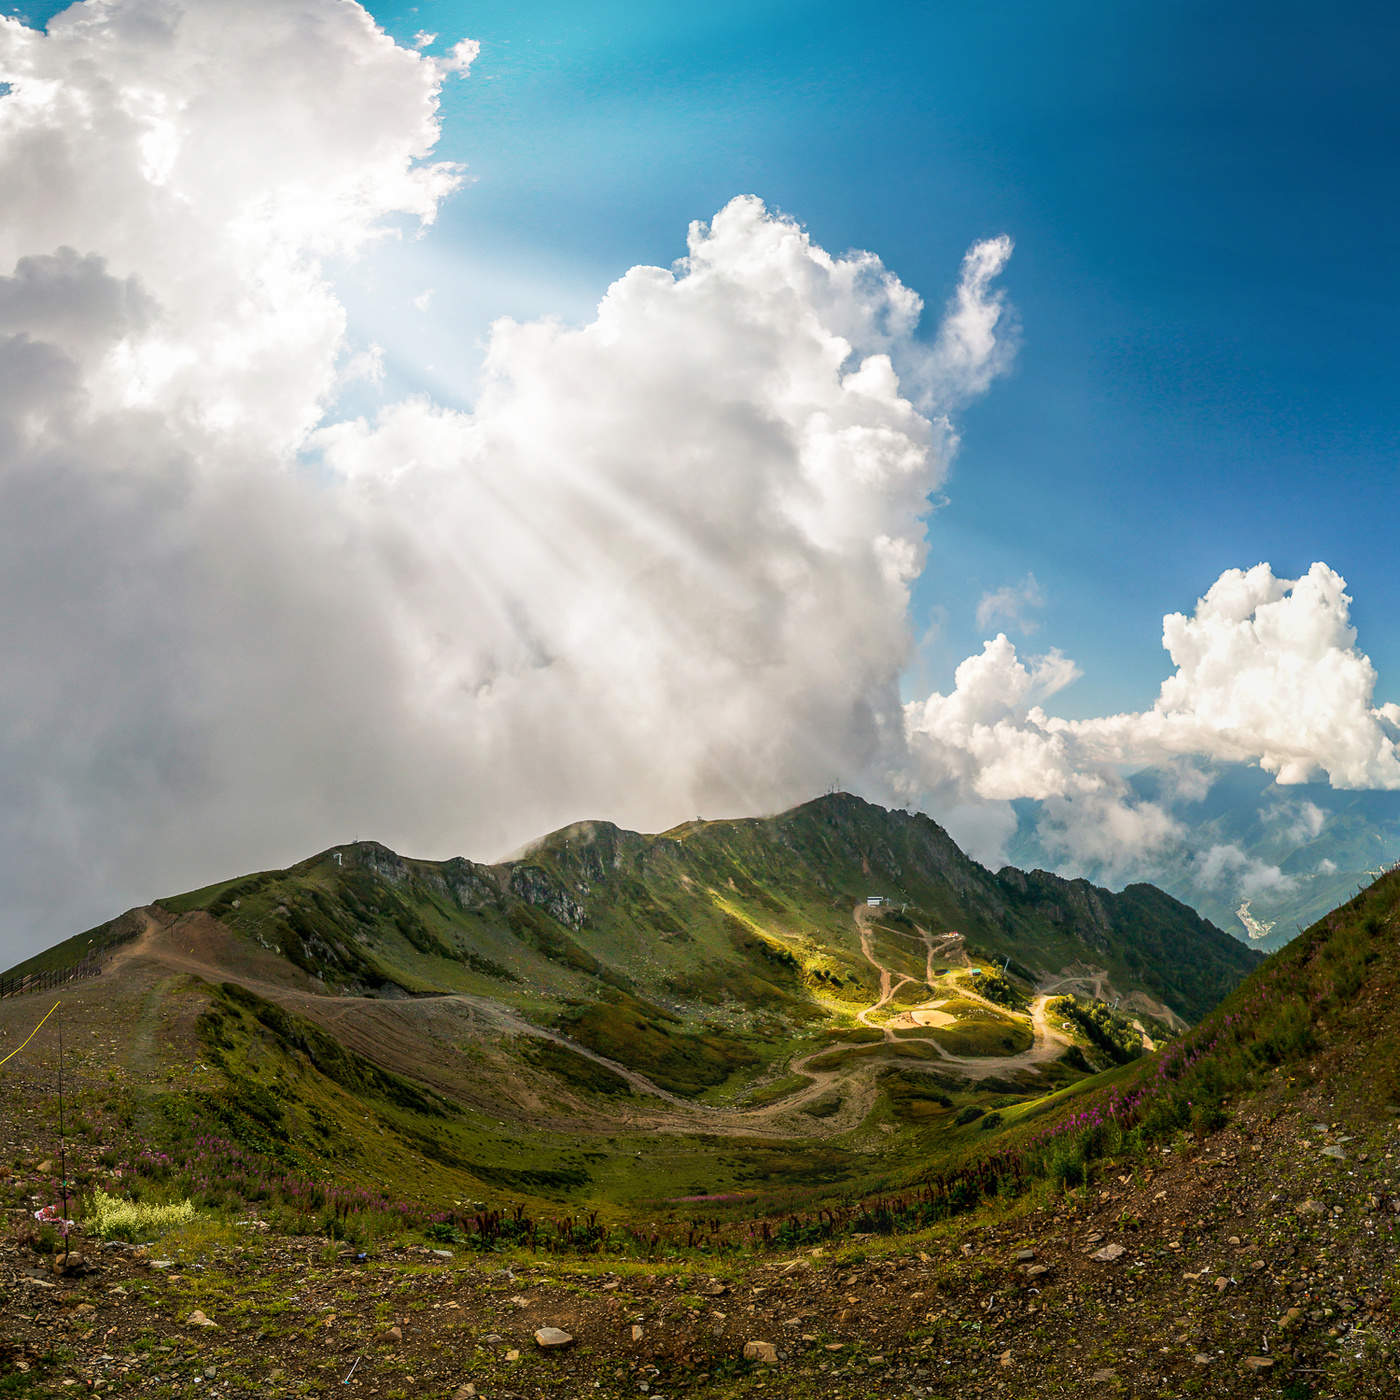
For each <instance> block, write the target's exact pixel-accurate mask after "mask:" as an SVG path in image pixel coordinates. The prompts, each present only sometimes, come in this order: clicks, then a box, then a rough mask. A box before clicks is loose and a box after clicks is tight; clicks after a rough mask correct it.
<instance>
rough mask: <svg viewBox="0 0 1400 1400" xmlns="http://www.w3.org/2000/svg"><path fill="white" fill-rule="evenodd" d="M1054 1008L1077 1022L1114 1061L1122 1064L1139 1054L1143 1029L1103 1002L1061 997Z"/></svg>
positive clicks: (1072, 1021)
mask: <svg viewBox="0 0 1400 1400" xmlns="http://www.w3.org/2000/svg"><path fill="white" fill-rule="evenodd" d="M1055 1010H1056V1011H1057V1012H1058V1013H1059V1014H1060V1015H1061V1016H1063V1017H1064V1018H1065V1019H1066V1020H1067V1021H1069V1022H1071V1023H1072V1024H1074V1025H1076V1026H1078V1027H1079V1029H1080V1030H1081V1031H1083V1032H1084V1034H1085V1035H1086V1036H1088V1037H1089V1039H1090V1040H1091V1041H1092V1042H1093V1043H1094V1044H1095V1045H1096V1046H1098V1048H1099V1049H1100V1050H1102V1051H1103V1052H1104V1054H1105V1055H1107V1056H1108V1058H1109V1059H1110V1060H1112V1061H1113V1063H1114V1064H1115V1065H1125V1064H1127V1063H1128V1061H1129V1060H1135V1059H1137V1058H1138V1056H1139V1055H1141V1054H1142V1033H1141V1032H1140V1031H1139V1030H1138V1029H1137V1027H1136V1026H1134V1025H1133V1024H1132V1022H1131V1021H1128V1020H1125V1019H1124V1018H1123V1017H1122V1016H1120V1015H1119V1014H1118V1013H1117V1012H1116V1011H1114V1010H1112V1009H1111V1008H1110V1007H1109V1006H1107V1005H1106V1004H1105V1003H1104V1002H1101V1001H1082V1000H1080V999H1079V998H1078V997H1061V998H1060V999H1059V1000H1058V1001H1057V1002H1056V1003H1055Z"/></svg>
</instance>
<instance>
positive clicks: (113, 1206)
mask: <svg viewBox="0 0 1400 1400" xmlns="http://www.w3.org/2000/svg"><path fill="white" fill-rule="evenodd" d="M193 1219H194V1202H193V1201H189V1200H184V1201H173V1202H170V1203H169V1204H164V1205H162V1204H160V1203H158V1202H156V1201H128V1200H123V1199H122V1198H121V1197H120V1196H109V1195H108V1194H107V1193H106V1192H105V1191H104V1190H102V1189H101V1187H99V1188H98V1189H97V1190H96V1191H94V1192H93V1196H92V1209H91V1210H90V1211H89V1212H88V1215H87V1218H86V1221H85V1223H86V1225H87V1227H88V1229H89V1230H90V1231H91V1232H92V1233H93V1234H95V1235H101V1236H102V1238H103V1239H104V1240H129V1241H131V1242H132V1243H136V1242H137V1241H140V1240H149V1239H153V1238H155V1236H157V1235H163V1234H165V1233H166V1231H168V1230H173V1229H175V1228H176V1227H177V1226H180V1225H188V1224H189V1223H190V1221H192V1220H193Z"/></svg>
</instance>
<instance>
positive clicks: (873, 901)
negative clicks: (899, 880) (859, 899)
mask: <svg viewBox="0 0 1400 1400" xmlns="http://www.w3.org/2000/svg"><path fill="white" fill-rule="evenodd" d="M888 903H889V900H888V899H886V898H885V896H884V895H882V894H868V895H866V896H865V907H866V908H867V909H878V908H879V907H880V906H881V905H882V904H888Z"/></svg>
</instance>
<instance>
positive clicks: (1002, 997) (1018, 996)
mask: <svg viewBox="0 0 1400 1400" xmlns="http://www.w3.org/2000/svg"><path fill="white" fill-rule="evenodd" d="M977 990H978V991H979V992H981V993H982V995H983V996H984V997H986V998H987V1000H988V1001H994V1002H996V1004H997V1005H998V1006H1005V1007H1006V1008H1008V1009H1009V1010H1011V1011H1024V1010H1025V1009H1026V1008H1027V1007H1028V1006H1029V1005H1030V1001H1029V999H1028V998H1027V997H1026V994H1025V993H1024V992H1023V991H1022V990H1021V989H1020V988H1019V987H1018V986H1017V985H1016V984H1015V983H1014V982H1012V981H1011V980H1010V978H1008V977H1007V975H1006V974H1005V973H1004V972H1003V971H1002V970H1001V969H1000V968H999V967H994V968H989V969H987V970H986V971H984V972H983V973H982V975H981V976H980V977H979V978H978V979H977Z"/></svg>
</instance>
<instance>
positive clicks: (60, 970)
mask: <svg viewBox="0 0 1400 1400" xmlns="http://www.w3.org/2000/svg"><path fill="white" fill-rule="evenodd" d="M106 962H107V959H106V955H105V950H104V952H103V953H102V954H98V953H89V954H88V955H87V957H85V958H84V959H83V960H82V961H81V962H76V963H73V964H71V965H70V966H68V967H53V968H48V969H46V970H45V971H43V972H30V973H28V974H26V975H25V976H23V977H0V1000H3V999H4V998H5V997H18V996H25V995H27V994H28V993H29V992H46V991H48V990H49V989H50V988H52V987H61V986H63V985H64V984H65V983H67V982H76V981H77V980H78V979H79V978H80V977H98V976H100V975H101V973H102V969H103V967H104V966H105V965H106Z"/></svg>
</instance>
